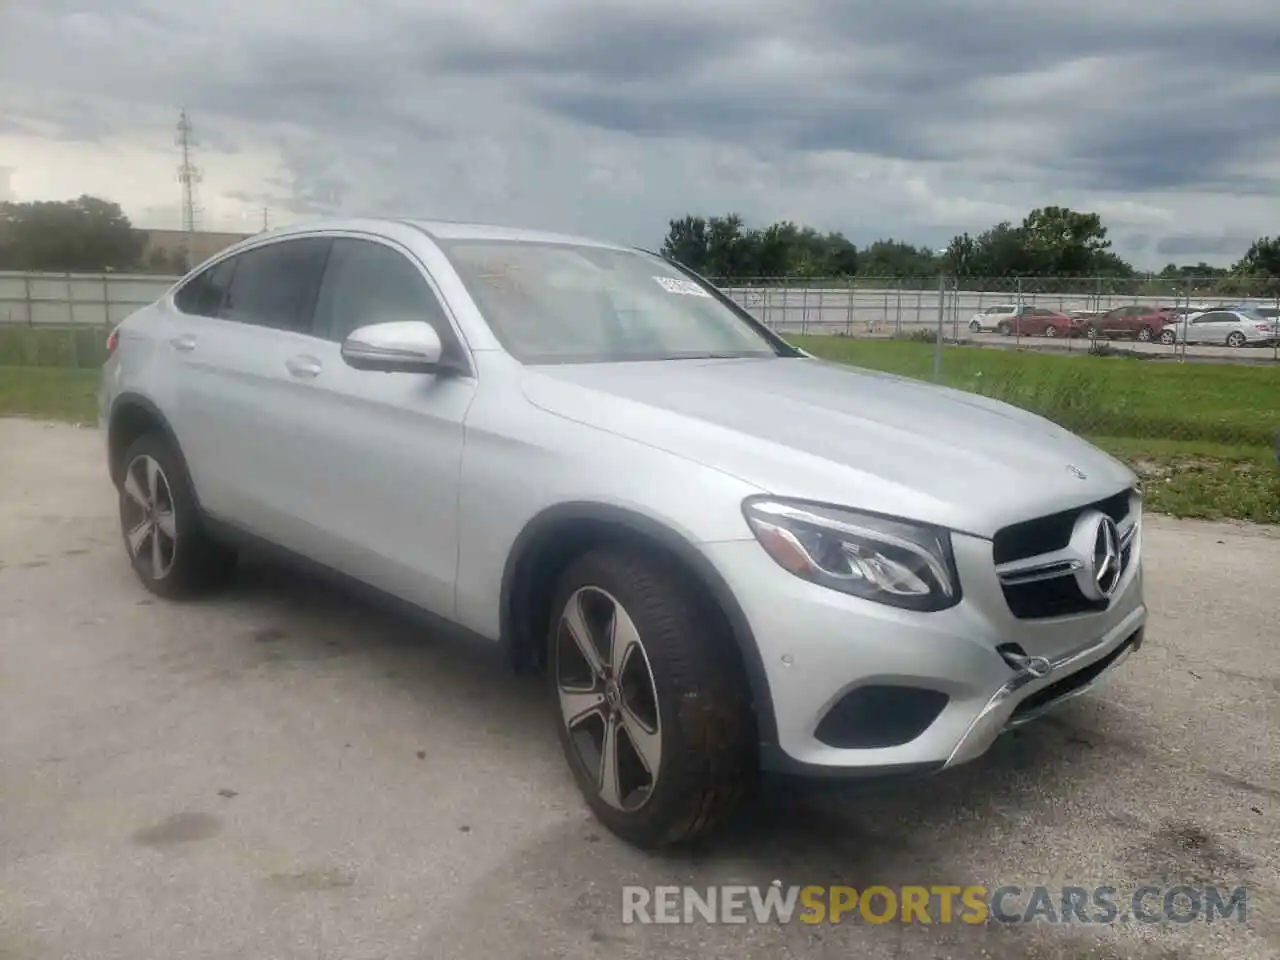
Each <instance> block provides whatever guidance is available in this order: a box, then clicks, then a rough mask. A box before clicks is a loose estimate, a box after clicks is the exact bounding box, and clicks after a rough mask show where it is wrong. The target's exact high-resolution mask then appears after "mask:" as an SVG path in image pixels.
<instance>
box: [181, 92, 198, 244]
mask: <svg viewBox="0 0 1280 960" xmlns="http://www.w3.org/2000/svg"><path fill="white" fill-rule="evenodd" d="M177 144H178V149H179V150H181V151H182V163H181V164H180V165H179V167H178V183H180V184H182V229H183V230H185V231H186V232H187V233H194V232H195V231H196V228H197V226H198V223H197V216H198V215H199V213H200V209H199V207H197V206H196V187H197V186H198V185H199V183H200V180H201V176H200V169H199V168H198V167H197V166H196V165H195V164H194V163H192V162H191V151H192V148H194V147H195V146H196V141H195V138H194V137H193V136H192V128H191V118H190V117H188V116H187V111H186V110H183V111H182V112H181V114H179V116H178V136H177Z"/></svg>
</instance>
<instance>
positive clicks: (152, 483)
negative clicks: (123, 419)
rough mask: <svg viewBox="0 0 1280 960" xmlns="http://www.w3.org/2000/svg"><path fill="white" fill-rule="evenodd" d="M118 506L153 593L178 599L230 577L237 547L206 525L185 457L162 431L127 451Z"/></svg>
mask: <svg viewBox="0 0 1280 960" xmlns="http://www.w3.org/2000/svg"><path fill="white" fill-rule="evenodd" d="M119 510H120V532H121V535H122V537H123V538H124V545H125V551H126V553H127V554H128V556H129V563H130V564H131V565H132V567H133V571H134V573H135V574H137V576H138V579H139V580H141V581H142V585H143V586H144V587H146V588H147V589H148V590H149V591H151V592H152V593H154V594H156V595H157V596H160V597H165V598H167V599H176V598H179V597H185V596H190V595H193V594H197V593H201V592H204V591H206V590H209V589H211V588H213V587H216V586H221V585H222V584H224V583H226V582H227V581H228V580H229V579H230V578H231V574H232V573H233V571H234V569H235V561H236V554H235V551H234V550H232V549H230V548H229V547H226V546H224V545H222V544H220V543H218V542H216V541H214V540H212V539H211V538H210V537H209V536H208V535H207V534H206V533H205V531H204V530H203V529H202V527H201V523H200V514H199V511H198V510H197V508H196V498H195V494H194V493H193V492H192V487H191V480H190V478H189V477H188V476H187V471H186V468H185V466H184V465H183V462H182V457H181V456H180V455H179V454H178V452H177V451H176V450H175V449H174V447H173V445H172V444H171V443H170V442H169V441H168V440H167V439H165V438H164V437H163V436H162V435H160V434H154V433H153V434H147V435H145V436H142V437H139V438H138V439H137V440H135V441H134V442H133V444H132V445H130V447H129V449H128V450H126V451H125V455H124V469H123V471H121V481H120V484H119ZM166 518H167V519H166ZM144 526H145V527H146V529H145V530H144V529H142V528H143V527H144Z"/></svg>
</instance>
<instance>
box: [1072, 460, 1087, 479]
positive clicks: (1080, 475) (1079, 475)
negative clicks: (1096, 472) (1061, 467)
mask: <svg viewBox="0 0 1280 960" xmlns="http://www.w3.org/2000/svg"><path fill="white" fill-rule="evenodd" d="M1067 469H1068V470H1070V471H1071V475H1072V476H1073V477H1075V478H1076V479H1077V480H1088V479H1089V475H1088V474H1087V473H1085V472H1084V471H1083V470H1081V469H1080V468H1079V467H1077V466H1076V465H1075V464H1074V463H1068V464H1067Z"/></svg>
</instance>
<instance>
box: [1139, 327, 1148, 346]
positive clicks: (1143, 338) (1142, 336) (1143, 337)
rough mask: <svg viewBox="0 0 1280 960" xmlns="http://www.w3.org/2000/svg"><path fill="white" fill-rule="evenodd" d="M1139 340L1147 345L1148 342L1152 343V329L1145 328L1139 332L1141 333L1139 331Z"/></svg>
mask: <svg viewBox="0 0 1280 960" xmlns="http://www.w3.org/2000/svg"><path fill="white" fill-rule="evenodd" d="M1138 339H1139V340H1141V341H1142V342H1143V343H1147V342H1148V341H1150V340H1151V328H1150V327H1143V328H1142V329H1141V330H1139V331H1138Z"/></svg>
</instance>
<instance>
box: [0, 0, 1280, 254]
mask: <svg viewBox="0 0 1280 960" xmlns="http://www.w3.org/2000/svg"><path fill="white" fill-rule="evenodd" d="M1278 105H1280V5H1278V4H1277V3H1276V0H1216V2H1214V3H1204V2H1203V0H1194V2H1193V0H1127V2H1124V3H1118V2H1115V0H1073V2H1071V3H1069V4H1068V3H1065V2H1063V0H902V2H899V3H889V2H884V0H876V2H872V0H702V2H701V3H690V2H688V0H467V2H465V3H447V4H446V3H444V2H443V0H222V2H221V3H218V4H202V3H194V2H190V0H177V2H175V0H105V2H104V0H0V199H5V198H8V199H17V200H34V199H63V198H68V197H72V196H75V195H78V194H80V193H86V192H87V193H94V194H97V195H100V196H105V197H108V198H110V199H113V200H116V201H117V202H119V203H120V204H121V205H122V206H123V207H124V208H125V211H126V212H127V213H128V214H129V215H130V216H131V217H132V218H133V219H134V221H135V223H137V224H138V225H140V226H147V227H178V226H179V224H180V203H179V198H180V193H179V188H178V185H177V182H176V175H175V168H176V164H177V149H176V147H175V145H174V125H175V123H176V120H177V115H178V108H179V107H182V106H184V107H186V108H187V110H188V111H190V114H191V117H192V121H193V123H194V125H195V128H196V135H197V138H198V140H199V143H200V145H199V148H198V156H197V160H198V163H199V165H200V167H201V168H202V170H203V174H204V180H203V183H202V184H201V187H200V203H201V206H202V207H203V215H202V222H203V225H204V226H205V227H206V228H208V229H221V230H254V229H257V228H258V227H260V225H261V222H262V210H263V208H264V207H266V208H267V209H268V210H269V216H270V222H271V223H272V225H276V224H279V223H283V222H286V221H293V220H297V219H299V218H303V217H308V216H314V215H320V214H328V213H335V212H340V213H357V214H363V213H371V214H382V213H387V214H396V215H412V216H418V215H420V216H429V217H440V218H446V219H467V220H488V221H496V222H503V223H512V224H517V225H524V226H537V227H546V228H552V229H560V230H571V231H575V232H582V233H588V234H592V235H596V236H601V237H605V238H610V239H615V240H621V241H624V242H631V243H639V244H644V245H656V244H658V243H659V242H660V240H661V237H662V236H663V234H664V233H665V230H666V223H667V221H668V220H669V219H671V218H673V217H677V216H681V215H683V214H685V213H690V212H699V213H703V214H708V215H710V214H716V213H723V212H728V211H731V210H732V211H737V212H739V213H741V214H742V215H743V216H744V217H745V218H746V219H747V221H748V222H749V223H752V224H759V225H763V224H765V223H767V222H770V221H772V220H775V219H791V220H795V221H797V222H800V223H806V224H810V225H813V226H815V227H818V228H820V229H823V230H842V231H844V232H845V233H846V234H847V235H848V236H849V237H850V238H852V239H853V240H854V241H855V242H858V243H867V242H870V241H872V240H875V239H877V238H879V237H890V236H891V237H894V238H900V239H905V240H910V241H912V242H915V243H925V244H930V245H938V246H941V245H945V243H946V241H947V240H948V239H949V238H950V237H951V236H952V235H954V234H955V233H957V232H960V231H963V230H969V231H976V230H981V229H983V228H985V227H986V226H989V225H990V224H991V223H993V222H996V221H998V220H1002V219H1012V220H1017V219H1020V218H1021V217H1022V215H1023V214H1025V212H1026V211H1027V210H1028V209H1029V208H1030V207H1032V206H1038V205H1043V204H1048V203H1060V204H1067V205H1070V206H1073V207H1076V208H1078V209H1089V210H1095V211H1097V212H1099V213H1101V214H1102V215H1103V216H1104V218H1105V220H1106V221H1107V223H1108V224H1109V225H1110V227H1111V235H1112V238H1113V240H1114V241H1115V243H1116V247H1117V250H1118V252H1120V253H1122V254H1125V255H1127V256H1129V257H1130V258H1131V259H1133V260H1134V261H1135V262H1136V263H1138V264H1139V265H1143V266H1155V267H1159V266H1161V265H1163V264H1164V263H1166V262H1168V261H1169V260H1175V259H1176V260H1180V261H1196V260H1200V259H1204V260H1208V261H1210V262H1217V263H1221V262H1228V261H1230V260H1232V259H1234V258H1235V257H1237V256H1238V255H1239V254H1240V253H1241V252H1243V249H1244V248H1245V247H1247V245H1248V243H1249V242H1250V241H1251V240H1252V239H1253V238H1255V237H1257V236H1259V235H1261V234H1275V233H1280V106H1278Z"/></svg>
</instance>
